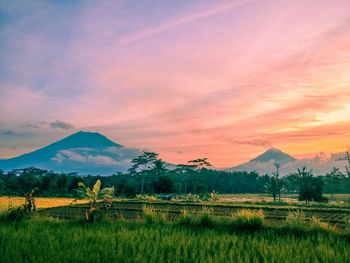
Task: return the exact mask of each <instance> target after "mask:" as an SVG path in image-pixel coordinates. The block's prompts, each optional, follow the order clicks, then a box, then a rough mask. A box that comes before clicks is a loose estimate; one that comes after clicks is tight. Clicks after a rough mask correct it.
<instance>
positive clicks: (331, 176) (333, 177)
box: [324, 167, 345, 198]
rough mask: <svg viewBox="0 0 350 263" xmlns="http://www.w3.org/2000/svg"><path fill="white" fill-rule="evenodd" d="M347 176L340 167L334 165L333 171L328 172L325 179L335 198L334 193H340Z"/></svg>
mask: <svg viewBox="0 0 350 263" xmlns="http://www.w3.org/2000/svg"><path fill="white" fill-rule="evenodd" d="M344 179H345V176H344V174H343V173H341V172H340V171H339V168H336V167H333V169H332V171H331V172H330V173H328V174H326V176H325V178H324V181H325V183H326V187H328V191H329V192H330V193H331V197H332V198H333V195H334V193H339V191H341V189H340V188H341V186H342V183H343V182H344Z"/></svg>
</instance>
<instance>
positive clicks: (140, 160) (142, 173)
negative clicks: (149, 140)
mask: <svg viewBox="0 0 350 263" xmlns="http://www.w3.org/2000/svg"><path fill="white" fill-rule="evenodd" d="M157 161H158V165H159V160H158V153H154V152H143V153H142V154H141V155H140V156H138V157H136V158H134V159H133V160H132V161H131V164H132V166H131V167H130V169H129V172H130V174H132V175H136V176H138V177H141V180H140V184H141V186H140V189H141V190H140V193H141V195H143V194H144V188H145V179H146V176H147V175H148V174H149V173H150V172H151V171H153V170H154V169H155V168H157V167H156V164H157Z"/></svg>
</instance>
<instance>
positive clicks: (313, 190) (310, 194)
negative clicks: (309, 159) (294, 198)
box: [294, 166, 325, 203]
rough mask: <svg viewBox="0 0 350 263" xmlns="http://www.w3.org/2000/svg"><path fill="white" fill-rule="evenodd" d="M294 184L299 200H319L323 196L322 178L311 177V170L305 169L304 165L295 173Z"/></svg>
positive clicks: (322, 199) (321, 199)
mask: <svg viewBox="0 0 350 263" xmlns="http://www.w3.org/2000/svg"><path fill="white" fill-rule="evenodd" d="M294 178H295V180H296V184H297V185H298V188H299V200H300V201H305V202H306V203H308V202H309V201H315V202H321V201H324V200H325V198H324V197H323V196H322V190H323V180H322V179H321V178H319V177H318V178H317V177H316V178H315V177H313V174H312V170H309V171H307V170H306V167H305V166H304V167H303V168H302V169H298V171H297V173H295V177H294Z"/></svg>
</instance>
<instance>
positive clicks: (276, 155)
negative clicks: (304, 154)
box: [249, 148, 296, 164]
mask: <svg viewBox="0 0 350 263" xmlns="http://www.w3.org/2000/svg"><path fill="white" fill-rule="evenodd" d="M270 161H275V162H278V163H279V164H284V163H289V162H294V161H296V159H295V158H294V157H292V156H290V155H289V154H286V153H284V152H282V151H281V150H278V149H276V148H271V149H269V150H267V151H266V152H264V153H263V154H261V155H259V156H258V157H256V158H255V159H253V160H251V161H249V162H262V163H266V162H270Z"/></svg>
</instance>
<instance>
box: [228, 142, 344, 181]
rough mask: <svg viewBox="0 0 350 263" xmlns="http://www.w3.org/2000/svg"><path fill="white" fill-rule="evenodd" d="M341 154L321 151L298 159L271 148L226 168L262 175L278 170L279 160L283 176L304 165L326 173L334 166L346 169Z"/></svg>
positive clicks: (320, 172)
mask: <svg viewBox="0 0 350 263" xmlns="http://www.w3.org/2000/svg"><path fill="white" fill-rule="evenodd" d="M341 156H342V154H341V153H335V154H331V155H327V154H324V153H321V154H319V155H318V156H315V157H313V158H308V159H296V158H294V157H292V156H291V155H289V154H286V153H284V152H282V151H281V150H278V149H276V148H271V149H269V150H267V151H266V152H264V153H262V154H261V155H259V156H258V157H256V158H254V159H252V160H250V161H249V162H246V163H243V164H241V165H238V166H235V167H232V168H227V169H225V170H226V171H256V172H258V173H259V174H260V175H264V174H272V173H273V172H275V171H276V167H275V165H274V164H275V163H276V162H277V163H279V164H280V174H281V175H282V176H284V175H287V174H290V173H294V172H296V171H297V169H298V168H302V167H303V166H305V167H306V168H307V169H309V170H312V171H313V173H314V174H315V175H325V174H326V173H328V172H330V171H331V170H332V169H333V167H338V168H339V169H340V170H341V171H344V170H345V167H346V166H347V165H348V164H347V162H346V161H345V160H341V159H342V158H341Z"/></svg>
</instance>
